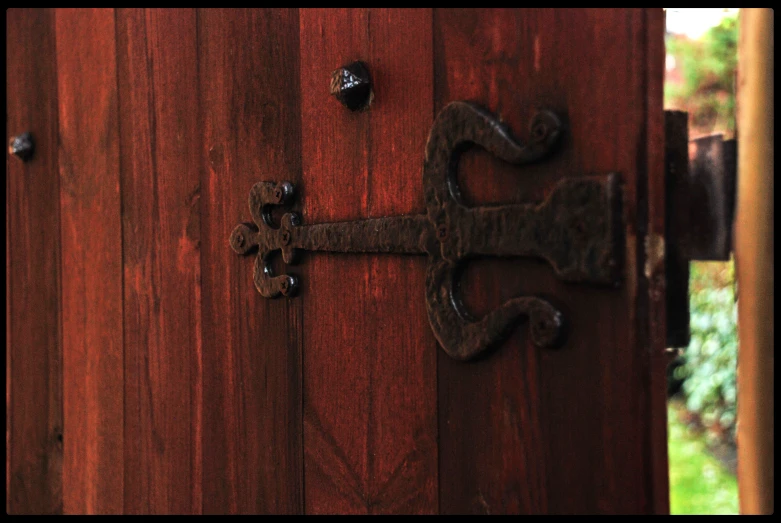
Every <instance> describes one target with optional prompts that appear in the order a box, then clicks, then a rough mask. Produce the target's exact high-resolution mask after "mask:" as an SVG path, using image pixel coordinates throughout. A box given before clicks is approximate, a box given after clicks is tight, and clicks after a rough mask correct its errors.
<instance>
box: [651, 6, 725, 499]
mask: <svg viewBox="0 0 781 523" xmlns="http://www.w3.org/2000/svg"><path fill="white" fill-rule="evenodd" d="M738 14H739V10H738V9H737V8H727V9H723V8H709V9H704V8H698V9H676V8H667V9H666V18H667V31H666V34H665V45H666V64H665V69H666V74H665V86H664V103H665V110H680V111H686V112H688V114H689V139H690V140H692V139H694V138H698V137H701V136H705V135H709V134H722V135H724V139H725V140H727V139H732V138H734V137H735V100H736V96H735V95H736V70H737V60H738V50H737V44H738ZM736 290H737V289H736V281H735V263H734V257H733V258H732V259H730V260H729V261H726V262H692V263H691V266H690V280H689V292H690V294H689V304H690V311H691V315H690V318H691V320H690V321H691V342H690V343H689V345H688V347H686V348H685V349H682V350H680V351H678V354H677V356H676V357H675V359H674V360H673V361H672V362H671V363H670V366H669V368H668V456H669V467H670V512H671V513H672V514H738V487H737V477H736V471H737V445H736V422H737V383H736V374H737V356H738V335H737V299H736V298H737V293H736Z"/></svg>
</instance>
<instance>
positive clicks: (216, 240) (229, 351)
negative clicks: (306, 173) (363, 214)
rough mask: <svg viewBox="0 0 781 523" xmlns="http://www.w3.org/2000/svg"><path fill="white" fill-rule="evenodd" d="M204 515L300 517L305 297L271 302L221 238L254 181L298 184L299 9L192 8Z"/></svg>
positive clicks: (244, 213)
mask: <svg viewBox="0 0 781 523" xmlns="http://www.w3.org/2000/svg"><path fill="white" fill-rule="evenodd" d="M197 18H198V26H197V31H198V67H199V86H200V87H199V89H200V106H201V127H202V130H203V143H202V145H201V151H202V167H201V190H202V194H203V199H202V204H201V257H202V258H201V259H202V289H203V298H202V299H203V302H202V308H203V323H202V325H203V511H204V513H258V512H260V513H269V512H270V513H298V512H301V510H302V503H303V499H302V488H303V487H302V481H303V478H302V457H301V455H302V454H301V452H302V441H301V340H300V332H301V329H302V326H301V307H302V301H301V299H300V298H299V299H296V300H267V299H265V298H263V297H261V296H260V295H259V294H258V292H257V290H256V289H255V287H254V285H253V283H252V270H253V261H254V260H253V259H252V258H249V257H248V258H241V257H239V256H236V254H235V253H234V252H233V251H232V250H231V249H230V247H229V245H228V237H229V235H230V233H231V231H232V230H233V228H234V227H235V226H236V225H237V224H238V223H240V222H246V221H249V220H250V214H249V209H248V207H247V200H248V195H249V190H250V188H251V187H252V185H253V184H254V183H256V182H258V181H261V180H290V181H292V182H294V183H298V182H299V181H300V169H301V143H300V127H299V126H300V106H299V63H298V47H299V46H298V12H297V11H295V10H290V9H282V10H266V9H256V10H251V11H245V10H212V9H209V10H202V11H198V14H197Z"/></svg>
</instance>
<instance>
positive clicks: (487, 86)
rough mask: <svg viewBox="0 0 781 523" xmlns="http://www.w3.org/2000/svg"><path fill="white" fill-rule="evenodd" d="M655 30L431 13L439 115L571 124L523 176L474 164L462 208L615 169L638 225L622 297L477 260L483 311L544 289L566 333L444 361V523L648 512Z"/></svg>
mask: <svg viewBox="0 0 781 523" xmlns="http://www.w3.org/2000/svg"><path fill="white" fill-rule="evenodd" d="M653 30H658V28H655V29H653ZM648 31H649V28H648V26H647V20H646V19H645V17H644V13H643V11H641V10H610V11H606V10H555V11H554V10H543V9H539V10H537V9H521V10H513V11H504V10H491V11H483V10H480V11H464V10H441V11H440V10H436V11H435V13H434V64H435V65H434V67H435V74H436V95H435V100H436V108H437V109H440V108H441V107H443V106H444V105H445V104H446V103H448V102H449V101H452V100H458V99H471V100H474V101H477V102H479V103H482V104H484V105H485V106H487V107H488V108H489V109H490V110H492V111H495V112H498V113H499V114H500V115H501V116H502V118H503V119H504V121H505V122H506V123H507V124H508V125H509V126H510V128H511V129H512V130H513V131H514V132H515V133H516V134H517V135H519V136H520V137H522V138H523V137H525V136H526V134H525V131H526V128H527V123H528V119H529V117H530V116H531V114H532V109H533V106H535V105H541V106H545V107H549V108H551V109H553V110H555V111H557V112H559V113H560V114H563V115H565V117H566V119H567V121H568V125H569V130H568V134H567V136H566V137H565V140H564V143H563V146H562V148H561V150H560V151H559V152H558V153H557V154H556V155H554V157H553V158H552V159H550V160H548V161H547V162H545V163H544V164H541V165H540V166H536V167H532V168H528V169H525V170H523V171H521V170H520V169H515V168H508V167H507V166H503V165H498V162H496V161H493V160H491V159H489V158H488V157H487V155H485V154H479V153H474V154H471V158H466V159H465V160H466V161H465V162H464V165H463V170H462V173H461V175H460V176H461V179H462V180H463V185H462V187H464V186H465V192H466V193H467V200H468V201H470V202H473V203H485V202H505V201H539V200H540V199H542V197H543V196H544V195H545V193H546V191H547V190H549V188H550V187H552V185H553V183H554V182H555V181H556V180H558V179H559V178H560V177H562V176H565V175H566V176H578V175H588V174H605V173H608V172H611V171H617V172H619V173H621V174H622V177H623V180H624V191H625V206H624V207H625V208H624V216H625V219H626V222H627V243H626V260H627V263H626V266H625V274H626V280H625V282H624V284H623V286H622V287H621V288H620V289H605V288H596V287H589V286H586V285H572V284H565V283H562V282H559V281H557V280H555V278H553V276H552V275H551V272H550V269H549V268H547V267H545V265H544V264H541V263H535V262H531V261H509V260H508V261H481V262H479V263H475V264H473V267H472V269H471V270H470V271H468V273H467V275H466V281H465V288H466V293H467V303H468V304H469V305H471V307H472V308H473V310H475V312H476V313H478V314H483V313H485V312H486V311H487V310H490V308H492V307H494V306H496V305H497V304H499V303H501V302H503V301H504V300H506V299H508V298H511V297H513V296H517V295H519V294H521V293H524V294H542V295H547V296H549V297H551V298H552V299H554V300H555V301H556V302H557V303H559V304H560V306H561V307H562V309H563V311H564V313H565V315H566V316H567V317H568V318H569V320H570V331H571V332H570V337H569V340H568V341H567V343H566V344H565V345H564V347H562V348H561V349H559V350H556V351H541V350H539V349H537V348H535V347H534V346H533V345H532V344H531V343H530V341H529V339H528V333H527V329H526V328H525V327H524V326H521V327H519V329H518V330H517V331H516V332H515V333H514V335H513V337H512V338H511V340H510V341H508V342H507V343H505V344H503V345H502V346H501V347H500V348H499V349H498V350H497V351H496V352H495V353H494V354H492V355H490V356H488V357H487V358H486V359H485V360H482V361H479V362H476V363H475V364H474V366H464V365H459V364H458V363H456V362H453V361H451V360H450V359H448V358H447V356H445V355H444V354H440V356H439V376H438V383H439V412H440V416H439V430H440V471H439V476H440V509H441V511H442V512H443V513H463V512H489V513H506V512H512V513H541V512H542V513H638V512H640V513H643V512H650V511H651V510H652V507H653V503H654V501H653V500H654V496H655V495H656V494H655V493H654V484H653V483H654V481H653V480H654V478H653V474H654V473H660V471H658V470H656V469H654V467H653V465H652V463H651V461H652V459H651V456H650V451H649V450H648V448H649V447H650V444H651V417H650V415H651V412H650V408H649V406H650V402H649V393H648V390H649V379H650V376H651V372H650V367H649V361H650V358H649V353H648V347H647V344H646V340H647V337H644V336H647V329H646V330H645V332H642V331H640V330H638V329H639V327H641V325H640V323H641V322H642V321H643V320H645V321H647V314H648V309H647V302H648V295H647V291H648V287H647V285H646V286H645V287H643V283H642V280H643V278H644V274H643V269H644V267H643V265H642V264H641V263H639V261H640V259H639V257H638V252H639V251H642V250H643V246H644V243H643V241H644V234H645V230H646V228H647V227H646V221H647V212H641V209H639V208H638V202H641V203H642V202H643V201H644V199H645V198H646V195H645V194H642V193H641V191H638V185H641V186H642V185H643V184H645V183H647V177H648V173H649V154H650V152H649V150H648V139H649V134H648V129H647V128H646V119H647V117H648V112H647V111H648V107H649V100H651V101H653V102H654V103H656V102H657V98H659V97H661V94H660V93H661V91H660V90H659V89H660V88H661V79H660V78H651V77H649V76H648V75H647V74H646V72H647V70H648V69H647V67H646V63H647V62H649V61H658V60H662V59H663V56H662V55H660V54H659V49H658V46H654V47H653V48H652V49H650V50H649V48H648ZM662 54H663V53H662ZM654 63H655V62H654ZM575 79H576V80H575ZM607 93H609V95H608V94H607ZM659 99H661V98H659ZM654 107H655V105H654ZM659 112H660V115H661V109H660V111H659ZM654 125H656V123H654ZM654 132H655V131H654ZM476 172H480V175H479V177H478V175H477V174H475V173H476ZM655 175H661V173H655ZM646 211H647V207H646ZM470 295H471V296H470ZM657 435H658V433H657ZM665 473H666V471H665Z"/></svg>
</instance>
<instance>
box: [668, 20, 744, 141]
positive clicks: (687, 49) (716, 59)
mask: <svg viewBox="0 0 781 523" xmlns="http://www.w3.org/2000/svg"><path fill="white" fill-rule="evenodd" d="M666 46H667V53H668V54H670V55H672V56H673V57H674V58H675V62H676V67H677V68H678V69H679V70H680V71H681V73H682V77H683V78H682V80H683V81H682V82H681V83H672V82H668V83H667V84H666V85H665V106H666V107H668V108H677V109H680V110H683V111H687V112H688V113H689V126H690V135H691V136H696V135H699V134H708V133H712V132H725V133H726V134H727V135H728V136H732V135H733V134H734V132H735V71H736V69H737V62H738V58H737V57H738V54H737V49H738V19H737V15H730V16H727V17H725V18H724V19H723V20H722V21H721V23H720V24H719V25H717V26H715V27H712V28H711V29H709V30H708V32H706V33H705V34H704V35H703V36H702V37H701V38H700V39H698V40H690V39H688V38H686V37H685V36H681V35H669V36H668V38H667V42H666Z"/></svg>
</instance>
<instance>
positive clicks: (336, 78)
mask: <svg viewBox="0 0 781 523" xmlns="http://www.w3.org/2000/svg"><path fill="white" fill-rule="evenodd" d="M331 94H332V95H334V96H335V97H336V99H337V100H339V101H340V102H341V103H342V105H344V106H345V107H347V108H348V109H350V110H351V111H365V110H366V109H368V108H369V104H371V102H372V99H373V98H374V93H373V92H372V81H371V76H370V75H369V69H368V68H367V67H366V64H365V63H363V62H353V63H351V64H350V65H345V66H344V67H340V68H339V69H337V70H336V71H334V72H333V73H331Z"/></svg>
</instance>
